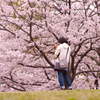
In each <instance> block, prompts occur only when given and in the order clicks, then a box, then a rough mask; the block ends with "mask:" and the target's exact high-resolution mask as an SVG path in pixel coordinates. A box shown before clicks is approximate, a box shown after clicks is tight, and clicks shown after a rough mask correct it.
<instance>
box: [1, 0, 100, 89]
mask: <svg viewBox="0 0 100 100" xmlns="http://www.w3.org/2000/svg"><path fill="white" fill-rule="evenodd" d="M99 5H100V1H98V0H91V1H90V0H34V1H33V0H0V42H1V44H0V63H1V68H2V70H3V71H2V70H1V71H0V72H2V74H1V79H0V80H1V87H2V90H1V91H10V90H13V89H14V90H19V91H29V90H39V89H40V90H50V89H51V90H53V89H57V88H58V87H59V84H58V82H57V75H56V73H55V72H54V71H53V67H54V65H55V58H54V49H53V45H54V44H57V41H58V39H59V37H62V36H63V37H65V38H66V39H68V41H69V44H70V46H71V48H72V53H71V58H70V64H69V73H68V75H69V77H70V80H71V82H72V85H73V88H74V89H85V88H86V89H87V88H88V89H91V88H95V87H96V88H99V76H100V74H99V71H100V70H99V66H100V64H99V61H100V60H99V58H100V53H99V50H100V49H99V48H100V44H99V43H100V34H99V32H100V31H99V28H100V7H99ZM38 87H39V88H38Z"/></svg>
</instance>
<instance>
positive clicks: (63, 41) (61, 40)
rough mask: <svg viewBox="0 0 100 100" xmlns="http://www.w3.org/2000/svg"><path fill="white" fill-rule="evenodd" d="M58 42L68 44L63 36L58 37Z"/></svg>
mask: <svg viewBox="0 0 100 100" xmlns="http://www.w3.org/2000/svg"><path fill="white" fill-rule="evenodd" d="M58 42H59V43H61V44H62V43H67V44H68V41H67V40H66V39H65V38H64V37H61V38H59V40H58Z"/></svg>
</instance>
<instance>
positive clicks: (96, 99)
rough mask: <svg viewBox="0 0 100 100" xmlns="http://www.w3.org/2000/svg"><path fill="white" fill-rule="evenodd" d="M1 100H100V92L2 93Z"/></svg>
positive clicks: (0, 94)
mask: <svg viewBox="0 0 100 100" xmlns="http://www.w3.org/2000/svg"><path fill="white" fill-rule="evenodd" d="M0 100H100V90H66V91H65V90H63V91H32V92H1V93H0Z"/></svg>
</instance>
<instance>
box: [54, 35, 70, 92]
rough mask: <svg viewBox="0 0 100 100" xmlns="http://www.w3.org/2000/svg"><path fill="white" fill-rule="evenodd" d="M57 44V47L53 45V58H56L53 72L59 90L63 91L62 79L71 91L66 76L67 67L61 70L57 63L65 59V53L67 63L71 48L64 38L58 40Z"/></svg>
mask: <svg viewBox="0 0 100 100" xmlns="http://www.w3.org/2000/svg"><path fill="white" fill-rule="evenodd" d="M58 42H59V43H60V45H59V46H57V45H54V49H55V57H56V65H55V67H54V70H55V71H57V72H58V80H59V84H60V87H61V90H65V85H64V79H65V82H66V84H67V87H68V89H69V90H72V85H71V82H70V79H69V77H68V75H67V72H68V66H67V65H66V68H61V66H60V63H59V61H60V60H62V59H64V58H65V57H66V53H67V57H66V61H67V63H68V62H69V58H70V53H71V48H70V46H69V45H68V41H67V40H66V39H65V38H64V37H61V38H59V40H58ZM63 77H64V79H63Z"/></svg>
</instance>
